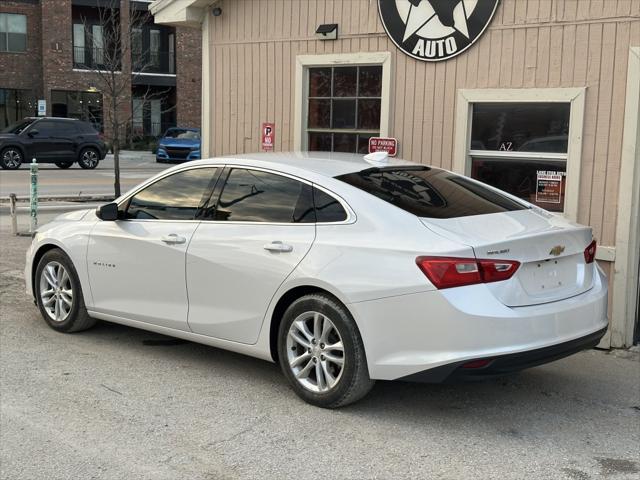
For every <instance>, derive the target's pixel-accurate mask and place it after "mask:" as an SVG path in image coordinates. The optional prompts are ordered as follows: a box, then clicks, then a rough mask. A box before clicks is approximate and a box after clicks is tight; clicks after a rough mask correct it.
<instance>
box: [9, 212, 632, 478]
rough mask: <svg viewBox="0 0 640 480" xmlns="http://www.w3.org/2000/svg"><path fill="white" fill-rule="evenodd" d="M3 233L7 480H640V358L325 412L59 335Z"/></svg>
mask: <svg viewBox="0 0 640 480" xmlns="http://www.w3.org/2000/svg"><path fill="white" fill-rule="evenodd" d="M0 219H1V220H2V228H1V229H0V244H1V245H2V249H1V250H0V252H1V254H0V299H1V300H0V302H1V309H0V379H1V382H0V407H1V410H0V412H1V415H0V477H1V478H2V479H7V480H22V479H24V480H39V479H42V480H58V479H60V480H62V479H65V480H66V479H89V478H92V479H101V480H102V479H104V480H119V479H123V478H135V479H136V480H139V479H149V480H151V479H153V480H182V479H185V480H213V479H216V480H217V479H227V480H230V479H278V480H280V479H301V478H322V479H324V478H327V479H329V478H331V479H358V480H360V479H373V478H377V479H390V480H397V479H452V480H453V479H455V480H457V479H483V480H484V479H497V480H507V479H523V480H524V479H527V480H529V479H545V480H546V479H568V480H585V479H607V480H609V479H611V480H616V479H629V480H631V479H638V478H639V475H640V458H639V452H640V449H639V446H640V368H639V366H640V357H639V355H638V353H637V352H615V351H614V352H604V351H597V350H590V351H586V352H583V353H580V354H577V355H575V356H572V357H569V358H567V359H563V360H560V361H558V362H555V363H552V364H549V365H546V366H542V367H537V368H534V369H531V370H528V371H525V372H522V373H521V374H519V375H516V376H513V377H508V378H504V379H495V380H491V381H486V382H482V383H470V384H456V385H421V384H409V383H399V382H378V383H377V384H376V386H375V388H374V389H373V391H372V392H371V394H370V395H369V396H368V397H366V398H365V399H364V401H362V402H360V403H357V404H355V405H352V406H350V407H348V408H345V409H342V410H338V411H329V410H322V409H318V408H315V407H312V406H310V405H307V404H305V403H303V402H302V401H300V400H299V399H298V398H297V397H296V396H295V395H294V394H293V392H292V391H291V390H290V389H289V387H288V386H287V384H286V382H285V380H284V378H283V377H282V375H281V373H280V371H279V369H278V367H277V366H276V365H273V364H270V363H267V362H263V361H259V360H256V359H252V358H248V357H244V356H241V355H237V354H234V353H229V352H226V351H223V350H218V349H215V348H211V347H206V346H203V345H197V344H193V343H189V342H183V341H176V340H174V339H170V338H167V337H163V336H161V335H156V334H153V333H148V332H144V331H141V330H136V329H132V328H127V327H123V326H118V325H114V324H109V323H105V322H100V323H99V324H98V325H97V327H96V328H94V329H92V330H89V331H87V332H83V333H78V334H70V335H65V334H60V333H56V332H54V331H53V330H51V329H49V328H48V327H47V326H46V325H45V323H44V321H43V320H42V318H41V317H40V314H39V312H38V310H37V308H36V307H35V306H34V305H33V303H32V301H31V300H30V299H29V298H27V296H26V295H25V294H24V283H23V273H22V270H23V267H24V252H25V250H26V248H27V246H28V244H29V242H30V239H29V238H25V237H12V236H10V235H8V232H7V229H6V224H7V223H6V221H5V216H0ZM132 288H133V289H135V288H137V286H135V285H132ZM389 320H390V321H393V319H389Z"/></svg>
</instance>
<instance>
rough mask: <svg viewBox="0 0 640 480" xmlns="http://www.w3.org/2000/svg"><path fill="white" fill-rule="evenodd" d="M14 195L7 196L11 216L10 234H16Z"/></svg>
mask: <svg viewBox="0 0 640 480" xmlns="http://www.w3.org/2000/svg"><path fill="white" fill-rule="evenodd" d="M16 201H17V199H16V194H15V193H10V194H9V213H10V215H11V234H12V235H17V234H18V218H17V217H16Z"/></svg>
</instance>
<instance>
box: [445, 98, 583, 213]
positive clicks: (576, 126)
mask: <svg viewBox="0 0 640 480" xmlns="http://www.w3.org/2000/svg"><path fill="white" fill-rule="evenodd" d="M585 91H586V88H522V89H520V88H506V89H482V90H480V89H461V90H458V97H457V105H456V125H455V144H454V157H453V170H454V171H455V172H458V173H462V174H463V175H470V173H471V157H472V155H471V152H472V151H471V150H469V145H470V142H471V118H472V115H473V104H474V103H537V102H539V103H569V104H570V112H569V138H568V148H567V154H566V155H565V154H560V155H557V157H558V158H560V159H564V158H566V161H567V171H566V179H567V181H566V190H565V199H564V212H563V215H564V216H565V217H567V218H568V219H570V220H572V221H577V218H578V200H579V193H580V168H581V163H582V162H581V154H582V129H583V126H584V101H585ZM475 153H477V152H475ZM482 153H483V154H486V153H488V152H482ZM491 153H492V155H493V154H494V153H499V152H491ZM509 155H510V156H517V155H513V152H509ZM523 155H524V154H523ZM553 155H554V154H544V157H545V158H549V157H550V156H553ZM531 156H532V154H526V157H531ZM533 156H535V154H533Z"/></svg>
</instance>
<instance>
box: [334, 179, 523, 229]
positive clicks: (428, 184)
mask: <svg viewBox="0 0 640 480" xmlns="http://www.w3.org/2000/svg"><path fill="white" fill-rule="evenodd" d="M336 178H337V179H338V180H342V181H343V182H346V183H348V184H349V185H352V186H354V187H356V188H359V189H361V190H364V191H365V192H367V193H370V194H371V195H374V196H375V197H378V198H380V199H382V200H384V201H386V202H389V203H391V204H393V205H395V206H396V207H398V208H401V209H402V210H405V211H407V212H409V213H413V214H414V215H417V216H418V217H426V218H455V217H466V216H470V215H484V214H488V213H497V212H505V211H511V210H524V209H525V208H526V207H524V206H523V205H522V204H520V203H517V202H515V201H513V200H511V199H510V198H508V197H506V196H504V195H501V194H500V193H497V192H495V191H493V190H490V189H489V188H487V187H485V186H483V185H482V184H478V183H476V182H474V181H472V180H469V179H468V178H466V177H462V176H460V175H456V174H453V173H450V172H446V171H444V170H440V169H437V168H427V167H422V168H421V167H415V168H413V167H412V168H410V169H407V168H398V169H393V168H384V169H382V168H371V169H367V170H363V171H361V172H355V173H349V174H346V175H341V176H339V177H336Z"/></svg>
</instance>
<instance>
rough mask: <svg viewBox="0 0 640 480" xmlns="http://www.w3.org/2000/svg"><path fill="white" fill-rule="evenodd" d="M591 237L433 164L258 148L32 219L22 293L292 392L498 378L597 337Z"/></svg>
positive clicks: (601, 294)
mask: <svg viewBox="0 0 640 480" xmlns="http://www.w3.org/2000/svg"><path fill="white" fill-rule="evenodd" d="M595 251H596V245H595V242H594V241H593V238H592V232H591V229H590V228H588V227H584V226H581V225H577V224H574V223H571V222H569V221H567V220H566V219H564V218H563V217H561V216H558V215H552V214H550V213H548V212H546V211H545V210H542V209H540V208H537V207H535V206H533V205H531V204H528V203H526V202H524V201H522V200H520V199H517V198H515V197H513V196H511V195H509V194H506V193H504V192H501V191H499V190H497V189H494V188H492V187H489V186H487V185H484V184H482V183H479V182H477V181H474V180H472V179H470V178H467V177H464V176H460V175H457V174H454V173H451V172H449V171H446V170H442V169H439V168H432V167H428V166H425V165H419V164H415V163H410V162H405V161H400V160H389V159H387V158H385V156H384V155H376V154H374V155H371V156H367V157H365V158H363V157H361V156H356V155H348V154H324V153H305V154H302V153H291V154H286V153H271V154H255V155H244V156H238V157H231V158H216V159H210V160H201V161H196V162H191V163H189V164H185V165H179V166H176V167H173V168H170V169H168V170H166V171H164V172H162V173H160V174H158V175H156V176H155V177H153V178H151V179H150V180H148V181H146V182H144V183H143V184H141V185H140V186H138V187H136V188H134V189H133V190H131V191H130V192H128V193H126V194H125V195H123V196H122V197H120V198H118V199H117V200H116V201H115V202H114V203H111V204H107V205H104V206H102V207H100V208H99V209H98V210H97V211H89V210H86V211H78V212H73V213H68V214H64V215H62V216H60V217H58V218H57V219H56V220H55V221H53V222H52V223H49V224H47V225H45V226H43V227H40V228H39V229H38V232H37V234H36V235H35V236H34V239H33V241H32V244H31V247H30V248H29V250H28V252H27V264H26V270H25V276H26V285H27V291H28V293H29V294H31V295H32V296H33V297H34V299H35V302H36V303H37V306H38V307H39V309H40V312H41V314H42V316H43V317H44V319H45V321H46V322H47V323H48V324H49V326H50V327H51V328H53V329H55V330H57V331H61V332H76V331H80V330H84V329H86V328H89V327H91V326H92V325H93V324H94V323H95V322H96V320H105V321H108V322H114V323H120V324H124V325H129V326H133V327H137V328H141V329H145V330H150V331H153V332H157V333H161V334H166V335H171V336H174V337H179V338H183V339H187V340H191V341H194V342H199V343H204V344H207V345H212V346H214V347H220V348H224V349H228V350H233V351H235V352H240V353H244V354H247V355H251V356H254V357H258V358H262V359H265V360H269V361H273V362H278V363H279V364H280V365H281V367H282V370H283V372H284V374H285V376H286V377H287V378H288V380H289V381H290V383H291V385H292V387H293V389H294V390H295V392H296V393H297V394H298V395H299V396H300V397H302V398H303V399H304V400H306V401H307V402H310V403H312V404H315V405H319V406H322V407H339V406H342V405H346V404H348V403H351V402H354V401H356V400H358V399H360V398H362V397H363V396H364V395H365V394H366V393H367V392H368V391H369V390H370V389H371V387H372V386H373V383H374V380H375V379H383V380H418V381H431V382H441V381H445V380H450V379H456V378H468V377H483V376H491V375H502V374H505V373H509V372H512V371H516V370H520V369H523V368H527V367H531V366H534V365H539V364H541V363H544V362H548V361H551V360H554V359H557V358H561V357H563V356H566V355H570V354H572V353H575V352H577V351H579V350H581V349H584V348H588V347H592V346H595V345H596V344H597V343H598V341H599V339H600V338H601V337H602V336H603V335H604V333H605V331H606V328H607V282H606V279H605V277H604V275H603V273H602V271H601V270H600V268H599V267H598V266H597V265H596V263H595V262H594V257H595Z"/></svg>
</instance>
